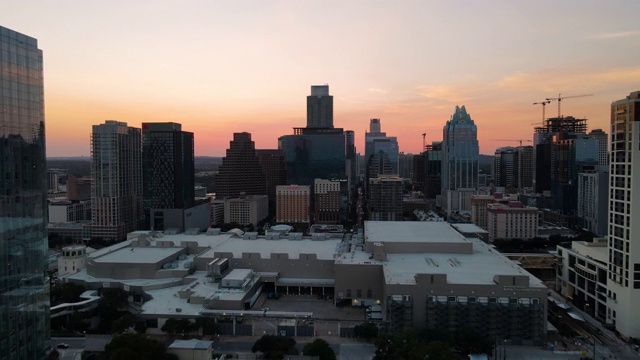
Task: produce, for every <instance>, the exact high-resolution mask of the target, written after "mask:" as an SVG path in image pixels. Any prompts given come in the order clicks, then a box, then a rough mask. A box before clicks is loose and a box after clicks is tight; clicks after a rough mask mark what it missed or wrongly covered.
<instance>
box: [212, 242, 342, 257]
mask: <svg viewBox="0 0 640 360" xmlns="http://www.w3.org/2000/svg"><path fill="white" fill-rule="evenodd" d="M340 241H341V240H338V239H330V240H318V241H312V240H286V239H279V240H266V239H264V238H262V239H256V240H243V239H241V238H233V239H231V240H230V241H227V242H224V243H222V244H219V245H218V246H215V247H213V248H211V249H209V250H208V251H207V252H205V253H204V254H201V255H200V256H201V257H205V258H208V257H213V254H214V253H216V252H230V253H233V257H235V258H241V257H242V254H243V253H260V256H261V257H262V258H264V259H268V258H270V257H271V254H272V253H280V254H282V253H284V254H288V255H289V259H299V258H300V254H316V256H317V258H318V259H319V260H333V254H334V253H335V251H336V247H337V246H338V244H339V243H340Z"/></svg>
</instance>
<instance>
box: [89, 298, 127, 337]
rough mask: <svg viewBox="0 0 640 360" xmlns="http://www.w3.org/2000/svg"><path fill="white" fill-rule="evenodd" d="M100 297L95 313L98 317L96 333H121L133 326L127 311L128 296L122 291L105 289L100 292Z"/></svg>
mask: <svg viewBox="0 0 640 360" xmlns="http://www.w3.org/2000/svg"><path fill="white" fill-rule="evenodd" d="M101 292H102V297H101V298H100V302H99V303H98V306H97V307H96V310H95V313H96V315H97V316H98V317H100V327H99V329H98V332H101V333H113V332H121V331H123V330H124V329H126V328H128V327H130V326H133V324H134V323H135V318H134V317H133V315H131V313H129V312H128V311H127V310H126V309H127V305H128V304H129V302H128V298H129V294H127V292H126V291H124V290H122V289H117V288H115V289H110V288H105V289H102V290H101Z"/></svg>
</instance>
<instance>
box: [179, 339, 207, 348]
mask: <svg viewBox="0 0 640 360" xmlns="http://www.w3.org/2000/svg"><path fill="white" fill-rule="evenodd" d="M212 344H213V341H206V340H198V339H190V340H175V341H174V342H172V343H171V345H169V349H189V350H208V349H209V348H210V347H211V345H212Z"/></svg>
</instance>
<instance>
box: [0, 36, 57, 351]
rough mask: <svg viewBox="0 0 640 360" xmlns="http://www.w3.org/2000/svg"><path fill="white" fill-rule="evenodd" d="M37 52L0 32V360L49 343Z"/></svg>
mask: <svg viewBox="0 0 640 360" xmlns="http://www.w3.org/2000/svg"><path fill="white" fill-rule="evenodd" d="M42 73H43V71H42V51H41V50H40V49H38V43H37V40H36V39H34V38H31V37H28V36H25V35H23V34H20V33H17V32H14V31H12V30H9V29H6V28H4V27H1V26H0V359H7V360H8V359H11V360H13V359H43V358H44V357H45V342H46V341H47V340H48V338H49V285H48V280H47V277H46V276H45V274H46V272H45V271H46V260H47V259H46V254H47V248H48V246H47V205H46V201H47V176H46V158H45V137H44V135H45V131H44V130H45V129H44V87H43V80H42Z"/></svg>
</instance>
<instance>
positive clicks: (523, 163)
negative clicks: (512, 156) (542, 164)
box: [516, 146, 534, 189]
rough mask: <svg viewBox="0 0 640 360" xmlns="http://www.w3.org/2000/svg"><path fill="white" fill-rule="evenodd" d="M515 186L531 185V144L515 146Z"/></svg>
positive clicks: (526, 186)
mask: <svg viewBox="0 0 640 360" xmlns="http://www.w3.org/2000/svg"><path fill="white" fill-rule="evenodd" d="M516 152H517V154H516V155H517V161H516V173H517V182H516V184H517V186H518V189H524V188H531V187H533V167H534V162H533V146H518V147H516Z"/></svg>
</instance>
